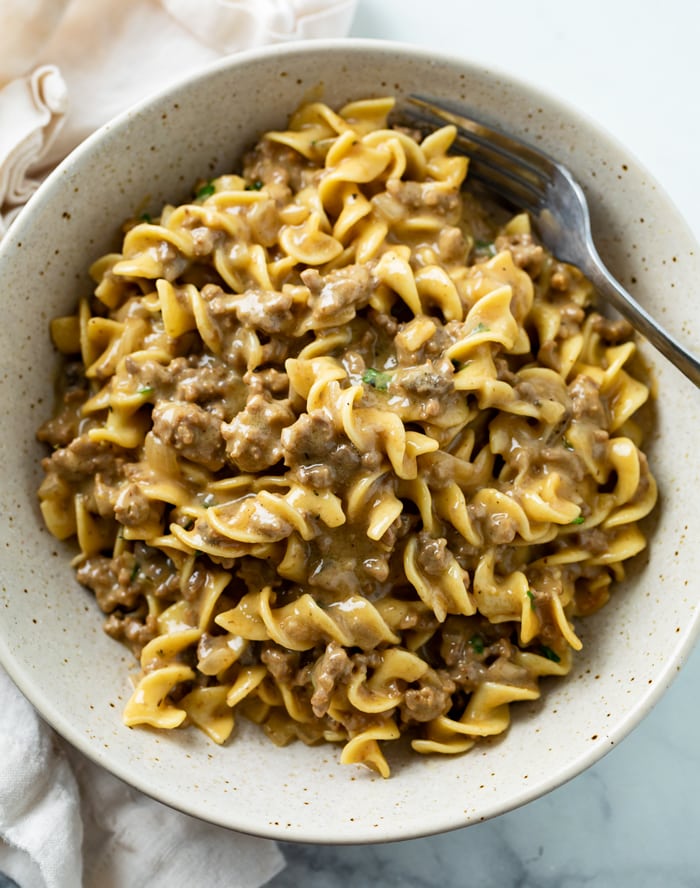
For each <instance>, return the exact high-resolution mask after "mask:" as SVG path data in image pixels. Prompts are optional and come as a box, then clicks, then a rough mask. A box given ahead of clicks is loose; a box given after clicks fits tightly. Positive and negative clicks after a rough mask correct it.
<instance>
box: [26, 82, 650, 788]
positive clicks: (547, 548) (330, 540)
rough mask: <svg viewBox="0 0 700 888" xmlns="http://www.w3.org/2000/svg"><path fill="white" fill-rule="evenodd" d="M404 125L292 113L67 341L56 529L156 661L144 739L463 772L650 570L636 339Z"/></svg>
mask: <svg viewBox="0 0 700 888" xmlns="http://www.w3.org/2000/svg"><path fill="white" fill-rule="evenodd" d="M393 104H394V102H393V100H392V99H389V98H380V99H371V100H365V101H358V102H353V103H352V104H349V105H347V106H346V107H344V108H342V109H341V110H340V111H338V112H337V113H336V112H335V111H333V110H331V108H329V107H328V106H326V105H325V104H322V103H319V102H315V103H307V104H305V105H303V106H302V107H301V108H299V110H297V111H296V112H295V113H294V114H293V115H292V117H291V118H290V121H289V128H288V129H287V130H285V131H281V132H268V133H266V134H265V135H264V136H263V137H262V139H261V140H260V141H259V143H258V144H257V145H256V146H255V147H254V148H253V149H252V150H251V151H250V152H249V153H248V154H247V155H246V156H245V158H244V160H243V164H242V167H241V170H242V172H241V175H221V176H217V177H216V178H214V179H212V180H211V181H206V182H202V183H201V184H200V186H199V188H198V190H197V193H196V196H195V197H194V198H193V199H192V200H191V201H190V202H189V203H185V204H183V205H181V206H170V205H168V206H165V207H164V208H163V209H162V212H161V214H160V216H159V217H158V218H152V219H151V218H149V217H148V216H144V217H142V218H141V219H138V220H137V219H134V220H131V221H130V222H129V223H127V224H126V225H125V226H124V230H125V234H124V237H123V244H122V246H121V252H119V253H113V254H109V255H106V256H103V257H102V258H100V259H98V261H97V262H95V264H94V265H93V266H92V268H91V275H92V277H93V279H94V281H95V282H96V288H95V289H94V293H93V294H91V295H90V296H89V297H86V298H84V299H82V301H81V302H80V306H79V310H78V312H77V314H76V315H75V316H71V317H64V318H57V319H55V320H54V321H53V323H52V327H51V331H52V338H53V341H54V343H55V345H56V346H57V348H58V349H59V351H60V352H62V353H63V354H64V355H65V356H66V357H65V373H64V374H63V387H62V392H61V395H60V398H59V405H58V408H57V411H56V414H55V416H54V417H53V418H52V419H51V420H49V421H48V422H47V423H45V424H44V426H42V428H41V430H40V432H39V437H40V439H41V440H44V441H46V442H48V443H49V444H51V445H52V446H53V448H54V449H53V453H52V454H51V456H48V457H46V459H45V460H44V462H43V466H44V469H45V478H44V481H43V483H42V485H41V488H40V491H39V497H40V501H41V509H42V512H43V516H44V519H45V522H46V524H47V526H48V528H49V529H50V531H51V532H52V533H53V534H54V535H55V536H56V537H58V538H60V539H67V538H70V537H72V536H73V535H75V536H76V537H77V542H78V545H79V555H78V556H77V557H76V559H75V566H76V570H77V576H78V579H79V580H80V582H81V583H82V584H84V585H85V586H87V587H89V588H90V589H91V590H92V591H93V592H94V595H95V597H96V599H97V602H98V604H99V606H100V608H101V609H102V611H103V612H104V613H105V614H107V617H106V623H105V629H106V631H107V632H108V633H109V634H110V635H112V636H113V637H114V638H117V639H120V640H121V641H123V642H124V643H126V644H127V645H129V646H130V647H131V648H132V650H133V651H134V654H135V655H136V656H137V657H138V658H139V661H140V673H139V674H138V676H137V677H136V678H135V679H134V683H135V689H134V691H133V694H132V695H131V697H130V699H129V700H128V703H127V704H126V707H125V709H124V721H125V723H126V724H127V725H129V726H135V725H151V726H153V727H155V728H166V729H172V728H177V727H179V726H184V725H188V724H194V725H196V726H197V727H199V728H201V729H202V730H203V731H204V732H205V733H206V734H207V735H208V736H209V737H210V738H211V739H212V740H214V741H215V742H216V743H224V742H226V741H227V739H228V738H229V737H230V735H231V734H232V731H233V730H234V722H235V719H236V717H237V716H238V715H239V714H240V715H243V716H245V717H247V718H248V719H251V720H252V721H254V722H256V723H258V724H260V725H262V726H263V728H264V730H265V731H266V733H267V734H268V735H269V736H270V738H271V739H272V740H273V741H274V742H275V743H278V744H285V743H287V742H289V741H290V740H292V739H295V738H300V739H301V740H303V741H304V742H306V743H316V742H319V741H331V742H339V743H341V744H343V746H342V753H341V759H342V761H343V762H345V763H363V764H365V765H368V766H369V767H371V768H373V769H374V770H376V771H377V772H378V773H379V774H381V775H383V776H388V775H389V764H388V762H387V759H386V757H385V753H386V751H387V745H386V744H387V742H388V741H393V740H397V739H398V738H399V737H400V736H401V735H402V734H407V735H408V737H409V739H410V744H411V747H412V748H413V750H415V751H416V752H418V753H461V752H464V751H465V750H467V749H469V748H470V747H471V746H472V745H473V744H474V743H475V742H477V741H478V740H479V738H484V737H490V736H493V735H497V734H500V733H502V732H503V731H505V730H506V729H507V727H508V724H509V719H510V704H512V703H515V702H517V701H521V700H527V701H531V700H535V699H537V698H538V697H539V695H540V692H541V691H540V679H542V678H543V677H545V676H562V675H564V674H565V673H567V672H569V670H570V668H571V664H572V652H575V651H577V650H579V649H580V648H581V643H580V641H579V638H578V637H577V635H576V632H575V627H574V623H573V621H574V619H575V618H576V617H579V616H584V615H587V614H590V613H592V612H593V611H595V610H597V609H598V608H599V607H601V606H602V605H604V604H605V602H606V601H607V599H608V597H609V594H610V587H611V583H612V582H613V581H617V580H620V579H621V578H622V577H623V576H624V563H625V561H626V560H627V559H629V558H631V557H632V556H634V555H636V554H638V553H639V552H640V551H641V550H642V549H643V548H644V547H645V538H644V536H643V534H642V532H641V531H640V529H639V527H638V521H639V519H641V518H643V517H644V516H645V515H647V513H649V512H650V510H651V509H652V507H653V506H654V503H655V500H656V485H655V483H654V479H653V477H652V475H651V474H650V471H649V469H648V466H647V460H646V458H645V456H644V455H643V453H642V452H641V451H640V449H639V448H640V444H641V424H640V422H639V420H638V419H634V418H633V417H634V414H635V413H636V411H637V410H638V409H639V408H640V407H641V406H642V405H643V404H644V402H645V401H646V400H647V398H648V396H649V387H648V385H647V384H645V382H644V381H643V379H644V371H643V369H641V363H640V362H639V361H638V359H637V358H635V350H636V347H635V342H634V336H633V334H632V331H631V329H630V328H629V327H628V325H627V324H626V323H625V322H622V321H611V320H608V319H606V318H605V317H603V316H602V315H600V314H599V313H598V312H597V311H596V310H595V308H594V293H593V290H592V287H591V285H590V283H589V282H588V281H587V280H586V279H585V278H584V277H583V276H582V274H581V273H580V272H579V271H578V270H577V269H575V268H573V267H571V266H568V265H565V264H563V263H561V262H558V261H557V260H556V259H555V258H554V257H552V256H551V255H550V254H549V253H548V252H547V251H546V250H545V249H544V248H543V247H542V246H541V245H540V244H538V243H537V241H536V239H535V238H534V236H533V235H532V233H531V231H530V224H529V220H528V217H527V216H526V215H516V216H515V217H513V218H507V219H506V218H505V217H504V218H503V219H502V220H501V221H500V222H498V223H497V222H495V221H494V218H495V217H494V216H493V215H492V214H490V213H489V212H487V211H486V209H485V206H484V205H483V203H482V202H480V201H479V200H478V199H476V198H475V197H474V195H473V194H469V193H467V192H465V191H464V190H463V189H462V186H463V182H464V180H465V176H466V174H467V167H468V160H467V159H466V158H465V157H461V156H453V155H451V154H450V153H449V149H450V146H451V144H452V142H453V140H454V137H455V130H454V129H453V128H452V127H449V126H447V127H444V128H442V129H438V130H436V131H434V132H432V133H430V134H429V135H427V136H425V137H422V136H421V135H420V134H418V133H415V132H412V131H410V130H407V129H403V128H401V127H398V126H390V125H389V124H388V123H387V120H388V116H389V114H390V112H391V111H392V108H393Z"/></svg>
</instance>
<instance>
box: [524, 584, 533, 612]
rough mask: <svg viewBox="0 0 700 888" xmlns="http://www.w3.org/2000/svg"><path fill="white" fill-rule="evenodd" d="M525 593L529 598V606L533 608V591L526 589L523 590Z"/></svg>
mask: <svg viewBox="0 0 700 888" xmlns="http://www.w3.org/2000/svg"><path fill="white" fill-rule="evenodd" d="M525 594H526V595H527V597H528V598H529V599H530V606H531V607H533V608H534V606H535V596H534V594H533V592H532V589H528V590H527V591H526V592H525Z"/></svg>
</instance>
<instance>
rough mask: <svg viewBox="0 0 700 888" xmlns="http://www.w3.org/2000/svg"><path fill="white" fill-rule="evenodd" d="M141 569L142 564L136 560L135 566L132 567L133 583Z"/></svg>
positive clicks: (131, 577) (131, 578) (131, 579)
mask: <svg viewBox="0 0 700 888" xmlns="http://www.w3.org/2000/svg"><path fill="white" fill-rule="evenodd" d="M140 570H141V565H140V564H139V563H138V561H135V562H134V566H133V567H132V568H131V576H130V578H129V579H130V581H131V582H132V583H133V582H134V580H135V579H136V577H137V576H138V575H139V571H140Z"/></svg>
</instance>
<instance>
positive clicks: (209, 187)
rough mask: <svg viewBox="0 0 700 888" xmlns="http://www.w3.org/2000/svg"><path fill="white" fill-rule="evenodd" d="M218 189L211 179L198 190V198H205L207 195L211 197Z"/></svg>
mask: <svg viewBox="0 0 700 888" xmlns="http://www.w3.org/2000/svg"><path fill="white" fill-rule="evenodd" d="M215 191H216V186H215V185H214V183H213V182H212V180H211V179H210V180H209V181H208V182H207V184H206V185H202V187H201V188H200V189H199V190H198V191H197V195H196V197H197V200H204V198H205V197H209V196H210V195H211V194H214V192H215Z"/></svg>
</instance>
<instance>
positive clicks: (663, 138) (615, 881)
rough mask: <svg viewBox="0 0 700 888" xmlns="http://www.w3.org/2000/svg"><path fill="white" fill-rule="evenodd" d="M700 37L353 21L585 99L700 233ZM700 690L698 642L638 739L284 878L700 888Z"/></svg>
mask: <svg viewBox="0 0 700 888" xmlns="http://www.w3.org/2000/svg"><path fill="white" fill-rule="evenodd" d="M698 33H700V6H698V5H696V4H693V3H690V2H684V0H667V2H666V3H664V4H660V3H658V2H650V0H638V2H636V3H634V4H632V3H627V2H624V3H617V4H615V3H612V2H610V0H587V2H586V3H585V4H583V3H581V4H573V3H567V2H563V0H530V2H528V3H523V2H522V0H500V2H499V3H497V4H485V3H477V2H474V0H429V2H428V0H412V2H411V0H360V3H359V5H358V11H357V15H356V18H355V23H354V26H353V31H352V35H353V36H356V37H376V38H384V39H393V40H402V41H406V42H411V43H416V44H420V45H423V46H429V47H435V48H439V49H442V50H447V51H450V52H455V53H459V54H461V55H464V56H465V57H466V58H469V59H472V60H474V61H477V62H479V63H483V64H484V65H486V66H492V67H497V68H499V69H501V70H502V71H510V72H513V73H515V74H518V75H519V76H521V77H524V78H525V79H526V80H529V81H530V82H531V83H532V84H534V85H536V86H539V87H540V88H542V89H545V90H547V91H548V92H550V93H552V94H555V95H557V96H559V97H560V98H563V99H565V100H568V101H570V102H572V103H574V104H576V105H577V106H578V107H579V108H582V109H583V110H584V111H586V112H587V113H588V115H589V116H590V117H593V118H594V119H596V120H598V122H599V123H601V124H602V125H603V126H604V127H605V128H606V129H607V130H608V131H609V132H610V133H612V134H613V135H614V136H616V137H617V139H618V140H619V141H621V142H623V143H624V144H625V145H627V146H628V147H629V148H631V149H632V151H633V153H635V154H636V156H637V157H638V158H639V160H640V161H641V162H642V163H643V164H645V165H646V166H647V168H648V169H649V170H650V171H651V172H652V174H653V175H654V176H655V177H656V179H657V180H658V181H659V182H660V183H661V185H662V186H663V187H664V189H665V190H666V191H667V192H668V194H669V195H670V197H671V198H672V199H673V200H674V202H675V203H676V204H677V206H678V207H679V209H680V210H681V212H682V213H683V215H684V216H685V218H686V219H687V221H688V223H689V224H690V225H691V227H692V228H693V230H694V232H695V234H696V236H697V238H698V240H700V176H699V175H698V172H697V154H698V149H699V148H700V102H699V101H698V87H700V47H699V46H698V43H697V35H698ZM698 299H700V292H699V294H698ZM698 686H700V650H697V649H696V651H695V652H694V654H693V655H692V657H691V658H690V660H689V661H688V663H687V664H686V666H685V668H684V669H683V671H682V672H681V674H680V676H679V677H678V678H677V680H676V682H675V683H674V685H673V686H672V687H671V689H670V691H669V692H668V694H667V695H666V696H665V697H664V698H663V699H662V701H661V702H660V703H659V704H658V705H657V707H656V708H655V709H654V711H653V712H652V713H651V714H650V715H649V716H648V717H647V718H646V719H645V720H644V721H643V722H642V724H641V725H639V726H638V727H637V728H636V730H635V731H634V732H633V733H632V734H631V735H630V736H629V737H628V738H627V739H626V740H625V741H623V742H622V743H621V744H620V745H619V746H618V747H616V748H615V749H614V750H613V751H612V752H611V753H610V754H609V755H608V756H607V757H606V758H604V759H603V760H602V761H600V762H599V763H598V764H597V765H595V766H594V767H592V768H590V769H589V770H588V771H586V772H585V773H584V774H582V775H581V776H579V777H578V778H576V779H574V780H572V781H571V782H570V783H568V784H566V785H565V786H562V787H560V788H559V789H557V790H556V791H554V792H552V793H550V794H549V795H547V796H545V797H543V798H541V799H539V800H537V801H535V802H533V803H531V804H530V805H527V806H525V807H524V808H521V809H519V810H517V811H513V812H511V813H509V814H506V815H503V816H501V817H499V818H496V819H495V820H492V821H489V822H487V823H484V824H480V825H477V826H472V827H469V828H467V829H463V830H459V831H456V832H453V833H449V834H446V835H441V836H434V837H432V838H425V839H418V840H414V841H410V842H402V843H397V844H390V845H378V846H355V847H339V846H309V845H306V846H301V845H299V846H293V845H285V846H283V850H284V853H285V856H286V858H287V861H288V864H287V867H286V869H285V870H284V871H283V872H282V873H281V874H280V875H279V876H277V877H275V878H274V879H273V881H272V882H271V883H269V884H270V888H292V886H294V888H296V886H299V885H303V886H304V888H336V886H343V888H346V886H364V885H376V886H377V888H394V886H396V888H399V886H401V888H427V886H431V888H432V886H435V885H440V886H441V888H461V886H478V888H516V886H517V888H583V886H586V888H608V886H615V888H660V886H663V888H676V886H687V888H697V886H700V837H699V835H698V831H699V830H698V828H699V827H700V747H699V746H698V741H697V738H698V736H699V735H700V707H698V706H697V705H696V688H697V687H698ZM417 802H418V803H419V800H417Z"/></svg>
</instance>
